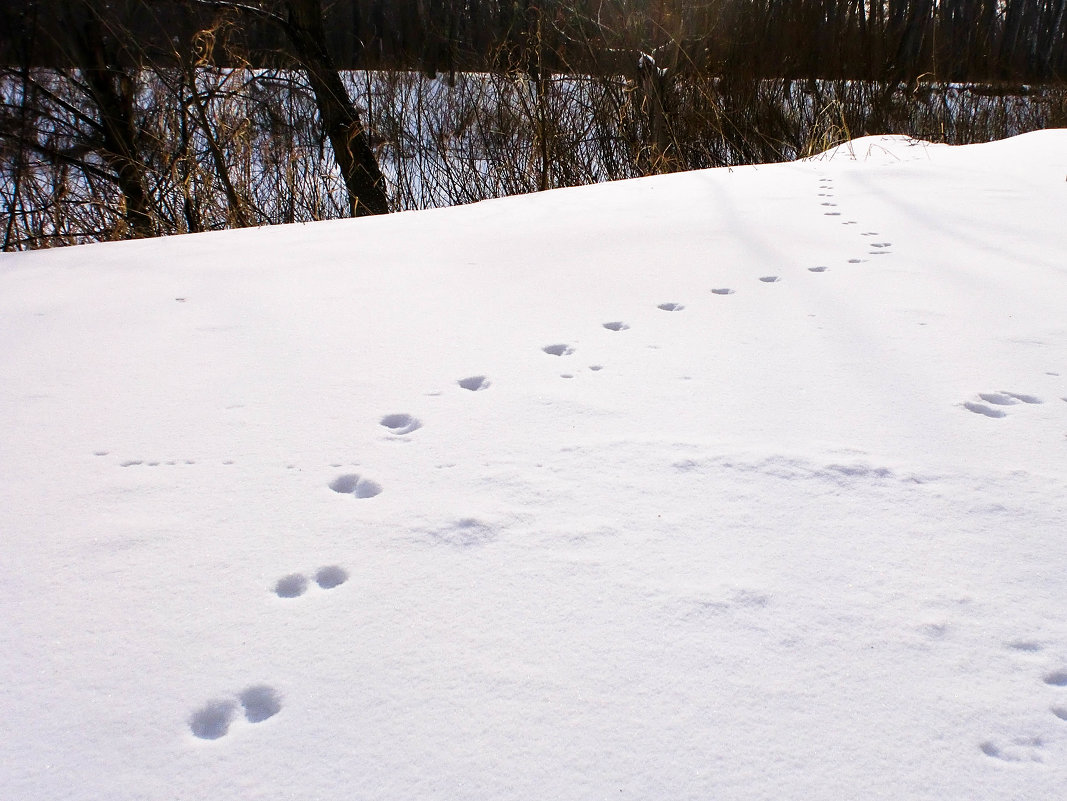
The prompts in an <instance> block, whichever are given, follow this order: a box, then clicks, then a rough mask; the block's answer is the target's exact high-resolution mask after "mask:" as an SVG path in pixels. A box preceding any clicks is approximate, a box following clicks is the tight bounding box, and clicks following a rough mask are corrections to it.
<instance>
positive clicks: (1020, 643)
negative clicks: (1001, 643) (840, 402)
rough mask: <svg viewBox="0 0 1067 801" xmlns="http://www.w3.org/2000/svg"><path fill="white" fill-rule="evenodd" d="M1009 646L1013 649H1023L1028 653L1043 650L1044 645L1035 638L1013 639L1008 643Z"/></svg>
mask: <svg viewBox="0 0 1067 801" xmlns="http://www.w3.org/2000/svg"><path fill="white" fill-rule="evenodd" d="M1008 647H1009V648H1010V649H1011V650H1013V651H1022V652H1024V653H1028V654H1036V653H1037V652H1038V651H1040V650H1041V648H1042V645H1041V643H1039V642H1034V641H1033V640H1012V641H1011V642H1009V643H1008Z"/></svg>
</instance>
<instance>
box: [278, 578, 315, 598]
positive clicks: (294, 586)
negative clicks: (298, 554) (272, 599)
mask: <svg viewBox="0 0 1067 801" xmlns="http://www.w3.org/2000/svg"><path fill="white" fill-rule="evenodd" d="M307 588H308V580H307V579H306V578H304V576H302V575H300V574H299V573H293V574H291V575H288V576H283V577H282V578H280V579H278V583H277V584H275V585H274V594H275V595H277V596H278V597H279V598H299V597H300V596H301V595H303V594H304V593H305V592H307Z"/></svg>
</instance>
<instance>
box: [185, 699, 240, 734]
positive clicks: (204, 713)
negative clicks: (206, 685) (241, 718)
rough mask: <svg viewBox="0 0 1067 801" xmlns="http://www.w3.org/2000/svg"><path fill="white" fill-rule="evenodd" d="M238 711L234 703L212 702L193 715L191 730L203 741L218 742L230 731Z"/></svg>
mask: <svg viewBox="0 0 1067 801" xmlns="http://www.w3.org/2000/svg"><path fill="white" fill-rule="evenodd" d="M236 711H237V708H236V706H235V704H234V703H233V702H232V701H211V702H210V703H208V704H206V705H204V706H202V707H200V709H198V710H196V711H195V712H194V713H193V714H192V716H191V717H190V718H189V728H190V729H191V730H192V732H193V735H194V736H196V737H199V738H200V739H201V740H217V739H219V738H220V737H222V736H224V735H225V734H226V732H228V731H229V730H230V723H232V722H233V716H234V713H235V712H236Z"/></svg>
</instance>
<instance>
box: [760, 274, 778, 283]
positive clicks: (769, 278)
mask: <svg viewBox="0 0 1067 801" xmlns="http://www.w3.org/2000/svg"><path fill="white" fill-rule="evenodd" d="M760 280H761V281H762V282H763V283H765V284H777V283H778V282H779V281H780V280H781V279H780V278H779V277H778V276H777V275H764V276H762V277H761V278H760Z"/></svg>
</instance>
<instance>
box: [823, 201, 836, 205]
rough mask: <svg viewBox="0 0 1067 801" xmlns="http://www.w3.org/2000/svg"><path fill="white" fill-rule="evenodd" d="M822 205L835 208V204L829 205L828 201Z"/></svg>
mask: <svg viewBox="0 0 1067 801" xmlns="http://www.w3.org/2000/svg"><path fill="white" fill-rule="evenodd" d="M822 205H824V206H836V205H837V204H836V203H830V202H829V201H827V202H825V203H823V204H822Z"/></svg>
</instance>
